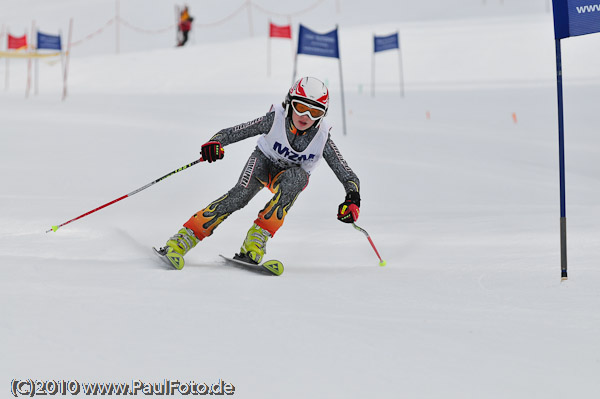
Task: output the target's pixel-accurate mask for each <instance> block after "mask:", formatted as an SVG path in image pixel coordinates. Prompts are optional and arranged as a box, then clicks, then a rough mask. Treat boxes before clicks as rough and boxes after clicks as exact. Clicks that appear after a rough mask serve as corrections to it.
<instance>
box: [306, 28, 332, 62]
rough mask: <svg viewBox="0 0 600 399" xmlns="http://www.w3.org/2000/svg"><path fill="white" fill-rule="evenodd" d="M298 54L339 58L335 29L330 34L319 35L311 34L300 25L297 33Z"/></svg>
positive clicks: (311, 32) (310, 31)
mask: <svg viewBox="0 0 600 399" xmlns="http://www.w3.org/2000/svg"><path fill="white" fill-rule="evenodd" d="M298 54H309V55H318V56H321V57H331V58H340V49H339V46H338V30H337V28H335V29H334V30H332V31H331V32H328V33H324V34H321V33H317V32H313V31H312V30H310V29H308V28H307V27H305V26H302V24H300V31H299V32H298Z"/></svg>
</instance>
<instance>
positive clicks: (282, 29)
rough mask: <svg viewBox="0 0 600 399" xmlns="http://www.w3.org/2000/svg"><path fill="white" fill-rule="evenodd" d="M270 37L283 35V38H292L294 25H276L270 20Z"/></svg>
mask: <svg viewBox="0 0 600 399" xmlns="http://www.w3.org/2000/svg"><path fill="white" fill-rule="evenodd" d="M269 37H281V38H282V39H291V38H292V27H291V26H290V25H287V26H279V25H275V24H274V23H272V22H271V21H269Z"/></svg>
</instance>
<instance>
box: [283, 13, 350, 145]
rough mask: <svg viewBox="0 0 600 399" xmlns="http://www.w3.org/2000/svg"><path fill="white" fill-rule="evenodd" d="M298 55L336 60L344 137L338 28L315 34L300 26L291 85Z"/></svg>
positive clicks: (344, 124)
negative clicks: (338, 71) (338, 72)
mask: <svg viewBox="0 0 600 399" xmlns="http://www.w3.org/2000/svg"><path fill="white" fill-rule="evenodd" d="M298 54H308V55H316V56H319V57H331V58H337V59H338V63H339V70H340V89H341V90H340V94H341V100H342V123H343V128H344V136H345V135H346V106H345V104H344V78H343V76H342V59H341V57H340V47H339V40H338V26H337V25H336V26H335V29H334V30H332V31H331V32H328V33H323V34H321V33H317V32H314V31H312V30H310V29H308V28H307V27H305V26H302V24H300V28H299V30H298V50H297V51H296V57H295V59H294V74H293V76H292V84H294V82H295V80H296V71H297V67H298Z"/></svg>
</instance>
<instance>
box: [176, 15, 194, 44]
mask: <svg viewBox="0 0 600 399" xmlns="http://www.w3.org/2000/svg"><path fill="white" fill-rule="evenodd" d="M193 21H194V18H193V17H192V16H190V10H189V7H188V6H187V5H186V6H185V7H183V10H182V11H181V15H180V16H179V25H178V26H177V29H179V32H181V37H180V40H179V43H177V46H178V47H181V46H183V45H185V44H186V43H187V41H188V36H189V34H190V31H191V30H192V22H193Z"/></svg>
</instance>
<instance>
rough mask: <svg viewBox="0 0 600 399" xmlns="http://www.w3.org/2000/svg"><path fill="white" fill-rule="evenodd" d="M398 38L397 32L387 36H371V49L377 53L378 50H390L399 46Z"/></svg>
mask: <svg viewBox="0 0 600 399" xmlns="http://www.w3.org/2000/svg"><path fill="white" fill-rule="evenodd" d="M399 42H400V41H399V40H398V32H396V33H393V34H391V35H388V36H374V37H373V49H374V50H373V51H374V52H375V53H378V52H380V51H386V50H392V49H395V48H400V44H399Z"/></svg>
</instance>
